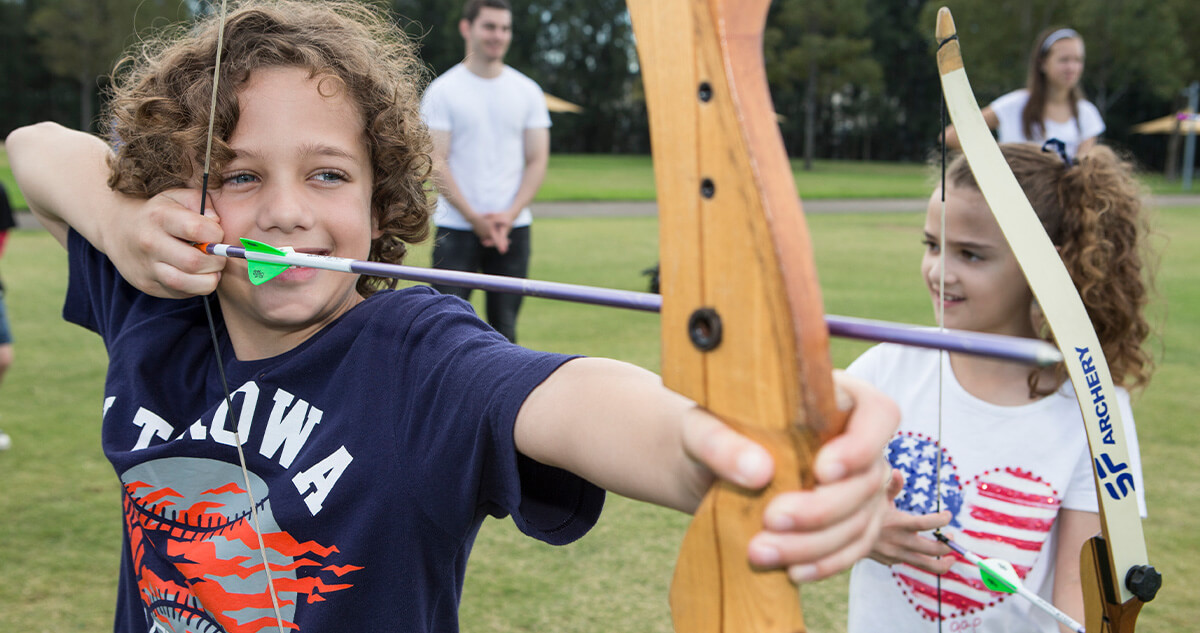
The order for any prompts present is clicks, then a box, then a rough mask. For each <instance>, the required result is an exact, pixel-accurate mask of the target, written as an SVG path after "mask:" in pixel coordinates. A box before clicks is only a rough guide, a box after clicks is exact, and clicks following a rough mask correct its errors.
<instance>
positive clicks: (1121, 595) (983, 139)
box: [936, 8, 1162, 633]
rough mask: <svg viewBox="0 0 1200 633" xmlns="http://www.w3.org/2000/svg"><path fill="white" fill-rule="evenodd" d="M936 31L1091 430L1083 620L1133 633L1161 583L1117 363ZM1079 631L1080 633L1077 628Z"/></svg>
mask: <svg viewBox="0 0 1200 633" xmlns="http://www.w3.org/2000/svg"><path fill="white" fill-rule="evenodd" d="M936 34H937V41H938V44H939V46H938V53H937V60H938V71H939V74H940V75H941V81H942V89H943V92H944V94H945V100H946V105H947V108H948V109H949V112H950V117H951V120H952V122H953V124H954V128H955V130H956V131H957V133H958V137H959V139H960V141H961V143H962V148H963V153H964V154H965V156H966V158H967V162H968V164H969V165H970V167H971V171H972V173H973V174H974V175H975V180H976V181H977V182H978V184H979V189H980V191H981V192H982V194H983V197H984V199H985V200H986V201H987V203H988V206H989V207H990V208H991V209H992V213H993V214H994V215H995V217H996V220H997V222H998V223H999V225H1000V228H1001V230H1002V231H1003V233H1004V237H1005V239H1006V240H1007V241H1008V243H1009V245H1010V246H1011V247H1012V249H1013V253H1014V254H1015V256H1016V259H1017V263H1018V264H1019V265H1020V267H1021V270H1022V271H1023V272H1024V273H1025V277H1026V279H1027V281H1028V282H1029V285H1030V288H1031V289H1032V290H1033V293H1034V296H1035V297H1036V298H1037V301H1038V304H1039V305H1040V306H1041V309H1042V313H1043V315H1044V318H1045V319H1046V323H1047V324H1048V325H1049V326H1050V329H1051V330H1052V331H1053V333H1054V338H1055V340H1056V341H1057V342H1058V344H1059V347H1060V348H1061V349H1062V350H1063V355H1064V356H1065V357H1066V360H1065V362H1066V366H1067V370H1068V374H1069V376H1070V379H1071V383H1072V385H1073V386H1074V387H1075V393H1076V397H1077V398H1078V399H1079V404H1080V410H1081V411H1082V413H1083V420H1084V424H1085V426H1086V428H1087V438H1088V445H1089V447H1090V449H1091V453H1092V467H1093V471H1094V473H1095V480H1096V495H1097V497H1098V499H1099V503H1100V521H1101V534H1100V535H1098V536H1095V537H1093V538H1092V539H1091V540H1089V541H1088V543H1087V544H1086V545H1085V546H1084V548H1083V552H1082V553H1081V556H1080V568H1081V574H1082V577H1083V598H1084V613H1085V622H1084V623H1085V625H1086V629H1087V631H1088V632H1089V633H1103V632H1107V633H1130V632H1132V631H1133V630H1134V627H1135V624H1136V622H1137V616H1138V613H1139V612H1140V611H1141V608H1142V605H1143V604H1144V603H1145V602H1148V601H1150V600H1152V599H1154V596H1155V594H1156V593H1157V591H1158V588H1159V587H1160V586H1161V584H1162V579H1161V576H1160V575H1159V574H1158V572H1157V571H1155V569H1154V567H1152V566H1150V565H1149V564H1148V562H1147V560H1148V557H1147V554H1146V541H1145V537H1144V535H1143V533H1142V524H1141V517H1140V516H1139V511H1138V504H1137V494H1136V490H1134V482H1133V479H1132V477H1131V476H1130V475H1129V473H1128V472H1127V469H1128V463H1129V456H1128V450H1127V448H1126V443H1125V433H1124V426H1123V424H1122V422H1121V419H1120V418H1121V414H1120V409H1119V407H1117V406H1116V404H1115V403H1116V395H1115V388H1114V386H1113V381H1112V377H1111V375H1110V374H1109V370H1108V363H1107V361H1106V360H1105V358H1104V353H1103V351H1102V350H1101V347H1100V343H1099V340H1098V339H1097V336H1096V332H1095V329H1094V328H1093V326H1092V323H1091V320H1090V319H1089V318H1088V315H1087V311H1086V309H1085V308H1084V306H1083V302H1082V300H1081V299H1080V297H1079V294H1078V291H1077V290H1076V288H1075V284H1074V283H1073V282H1072V281H1071V277H1070V275H1069V274H1068V273H1067V270H1066V267H1065V266H1064V265H1063V263H1062V260H1061V258H1060V257H1059V255H1058V252H1057V250H1056V249H1055V247H1054V245H1053V244H1052V243H1051V242H1050V238H1049V237H1048V236H1047V235H1046V233H1045V230H1044V229H1043V227H1042V225H1041V222H1040V220H1038V218H1037V214H1036V213H1035V212H1034V210H1033V207H1032V206H1031V205H1030V204H1029V201H1028V200H1027V199H1026V198H1025V194H1024V192H1023V191H1022V189H1021V187H1020V184H1018V182H1017V180H1016V177H1015V176H1014V175H1013V173H1012V171H1011V170H1010V169H1009V167H1008V163H1007V161H1006V160H1005V159H1004V156H1003V154H1002V153H1001V152H1000V147H999V145H997V144H996V141H995V139H994V138H993V137H992V134H991V131H990V130H989V129H988V127H987V124H986V122H985V121H984V119H983V114H982V113H981V112H980V110H979V105H978V103H977V102H976V101H975V95H974V93H973V92H972V90H971V85H970V82H969V81H968V80H967V74H966V70H965V69H964V68H963V62H962V55H961V51H960V49H959V43H958V38H957V34H956V30H955V27H954V20H953V18H952V17H951V15H950V11H949V9H946V8H942V9H941V10H940V11H939V12H938V19H937V31H936ZM1090 394H1098V395H1096V396H1095V398H1104V400H1105V403H1106V404H1107V403H1112V405H1111V406H1107V410H1106V411H1103V412H1101V411H1098V410H1097V407H1098V406H1099V405H1098V404H1096V402H1099V401H1098V400H1097V401H1096V402H1094V401H1093V398H1089V397H1087V396H1088V395H1090ZM952 547H953V546H952ZM1039 606H1040V605H1039ZM1071 626H1073V627H1074V628H1076V630H1081V629H1080V628H1079V626H1078V624H1077V623H1071Z"/></svg>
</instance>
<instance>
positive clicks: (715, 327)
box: [688, 308, 721, 352]
mask: <svg viewBox="0 0 1200 633" xmlns="http://www.w3.org/2000/svg"><path fill="white" fill-rule="evenodd" d="M688 338H690V339H691V340H692V345H695V346H696V349H699V350H700V351H704V352H711V351H712V350H714V349H716V348H717V346H718V345H720V344H721V315H720V314H717V311H716V310H714V309H712V308H700V309H698V310H696V311H695V312H693V313H692V316H690V317H688Z"/></svg>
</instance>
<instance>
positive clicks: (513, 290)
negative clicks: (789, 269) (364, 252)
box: [205, 244, 1062, 366]
mask: <svg viewBox="0 0 1200 633" xmlns="http://www.w3.org/2000/svg"><path fill="white" fill-rule="evenodd" d="M217 247H223V248H224V250H225V255H227V256H229V257H238V258H241V259H246V258H247V256H246V249H244V248H242V247H240V246H227V245H214V244H209V245H207V246H206V248H205V250H206V251H207V252H208V253H214V249H215V248H217ZM250 258H253V259H260V258H261V260H262V261H273V262H274V261H278V262H286V263H289V264H291V265H294V266H304V267H309V268H324V269H326V270H335V271H341V272H345V271H347V270H349V271H350V272H353V273H357V274H360V275H370V276H374V277H388V278H393V279H404V280H406V281H416V282H420V283H430V284H443V285H447V286H458V287H462V288H479V289H481V290H487V291H490V292H505V293H510V294H519V295H523V296H526V297H541V298H544V299H557V300H561V301H573V302H576V303H586V304H591V305H601V306H609V307H614V308H625V309H628V310H640V311H642V312H660V311H661V310H662V296H661V295H657V294H652V293H649V292H636V291H633V290H612V289H609V288H595V287H592V286H580V285H576V284H565V283H560V282H555V281H535V280H531V279H521V278H519V277H500V276H496V275H483V274H480V273H468V272H460V271H455V270H442V269H438V268H420V267H417V266H403V265H400V264H386V263H383V262H371V261H363V260H357V259H355V260H350V259H344V258H339V257H320V256H312V255H304V254H302V253H300V254H295V255H263V254H260V253H257V252H251V253H250ZM825 323H826V325H827V326H828V327H829V333H830V334H832V335H834V336H840V337H842V338H852V339H859V340H864V341H878V342H884V343H900V344H903V345H912V346H916V347H926V348H930V349H941V350H946V351H950V352H961V353H964V354H971V355H975V356H988V357H991V358H999V359H1004V360H1012V361H1018V362H1022V363H1029V364H1034V365H1043V366H1044V365H1051V364H1054V363H1056V362H1059V361H1061V360H1062V354H1061V353H1060V352H1059V351H1058V349H1056V348H1055V347H1054V346H1053V345H1050V344H1049V343H1046V342H1045V341H1039V340H1036V339H1027V338H1020V337H1015V336H1002V335H999V334H983V333H980V332H966V331H963V330H938V329H935V328H929V327H918V326H913V325H902V324H897V323H890V322H887V321H875V320H872V319H860V318H855V317H844V316H836V315H832V314H830V315H826V316H825Z"/></svg>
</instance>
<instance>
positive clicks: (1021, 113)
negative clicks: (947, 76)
mask: <svg viewBox="0 0 1200 633" xmlns="http://www.w3.org/2000/svg"><path fill="white" fill-rule="evenodd" d="M1083 60H1084V48H1083V38H1082V37H1080V36H1079V33H1076V32H1075V31H1074V30H1073V29H1066V28H1051V29H1047V30H1045V31H1043V32H1042V34H1041V35H1040V36H1039V37H1038V38H1037V41H1036V43H1035V44H1034V46H1033V50H1032V51H1030V53H1029V74H1028V76H1027V78H1026V80H1025V87H1024V88H1021V89H1019V90H1014V91H1012V92H1010V93H1008V94H1005V95H1002V96H1000V97H999V98H997V99H996V100H995V101H993V102H992V103H991V104H989V105H988V106H987V107H986V108H984V109H983V118H984V120H985V121H987V124H988V127H990V128H992V129H993V130H996V131H997V135H998V136H999V140H1000V142H1001V143H1021V142H1036V143H1041V142H1043V141H1045V140H1046V139H1051V138H1057V139H1059V140H1061V141H1062V142H1063V143H1065V144H1066V147H1067V154H1068V155H1069V156H1078V155H1079V154H1080V153H1082V152H1085V151H1087V150H1088V149H1089V148H1090V147H1092V146H1093V145H1095V144H1096V139H1097V138H1098V137H1099V136H1100V135H1101V134H1102V133H1103V132H1104V129H1105V128H1104V119H1103V118H1101V116H1100V111H1099V110H1098V109H1097V108H1096V106H1095V105H1093V104H1092V102H1090V101H1088V100H1087V99H1085V98H1084V96H1083V90H1082V89H1080V87H1079V79H1080V78H1081V77H1082V76H1083ZM945 135H946V144H947V145H948V146H949V147H951V148H955V149H957V148H959V141H958V135H957V134H955V132H954V126H953V125H951V126H949V127H947V128H946V131H945Z"/></svg>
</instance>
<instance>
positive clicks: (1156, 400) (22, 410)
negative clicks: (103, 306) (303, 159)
mask: <svg viewBox="0 0 1200 633" xmlns="http://www.w3.org/2000/svg"><path fill="white" fill-rule="evenodd" d="M810 222H811V226H812V232H813V236H814V241H815V244H816V256H817V260H818V270H819V271H820V273H821V275H822V283H823V286H824V288H825V295H826V296H825V300H826V304H827V309H828V311H830V312H834V313H839V314H848V315H857V316H868V317H876V318H883V319H892V320H898V321H909V322H915V323H926V324H928V323H930V322H931V316H930V308H929V305H928V301H927V299H926V296H925V292H924V290H923V288H922V284H921V282H920V280H919V279H918V276H917V267H918V259H919V257H920V246H919V241H920V237H919V229H920V223H921V218H920V217H919V216H917V215H915V214H871V215H821V216H814V217H812V218H811V219H810ZM1160 230H1161V232H1162V234H1164V235H1168V236H1170V241H1169V242H1165V252H1164V258H1163V262H1162V274H1161V276H1160V281H1161V284H1160V295H1161V296H1160V299H1161V302H1160V303H1159V304H1158V306H1157V307H1156V311H1155V314H1156V315H1157V317H1156V318H1157V322H1158V323H1159V325H1160V327H1161V331H1162V338H1161V339H1160V340H1159V341H1157V342H1156V345H1155V352H1156V356H1157V358H1158V361H1159V371H1158V374H1157V375H1156V377H1155V380H1154V382H1153V384H1152V385H1151V387H1150V388H1149V390H1148V391H1147V392H1146V393H1145V394H1144V395H1143V396H1142V397H1141V398H1140V399H1137V400H1136V401H1135V409H1136V411H1137V419H1138V423H1139V424H1138V429H1139V436H1140V439H1141V450H1142V455H1143V464H1144V468H1145V474H1146V479H1147V493H1146V495H1147V501H1148V504H1149V511H1150V517H1149V520H1148V521H1146V523H1145V527H1146V537H1147V541H1148V543H1149V551H1150V557H1151V560H1152V562H1154V563H1155V564H1156V565H1157V567H1158V568H1159V569H1160V570H1161V571H1162V572H1163V574H1164V577H1165V586H1164V588H1163V590H1162V592H1161V593H1160V595H1159V598H1158V600H1156V601H1155V602H1153V603H1151V604H1150V605H1148V606H1147V607H1146V608H1145V610H1144V611H1143V614H1142V617H1141V620H1142V625H1143V628H1144V630H1147V631H1168V630H1191V627H1192V626H1194V623H1195V622H1198V621H1200V604H1197V602H1196V600H1195V599H1194V593H1195V590H1194V589H1193V587H1192V585H1191V581H1189V580H1188V578H1192V577H1195V576H1196V575H1197V573H1200V555H1198V554H1197V552H1200V520H1198V519H1197V517H1198V512H1197V510H1195V508H1196V507H1197V506H1198V505H1200V487H1197V486H1196V485H1195V484H1194V482H1195V479H1194V477H1195V474H1194V473H1195V472H1197V470H1200V458H1198V457H1197V450H1196V449H1197V447H1198V446H1200V431H1197V425H1196V424H1195V421H1194V419H1193V416H1194V415H1195V413H1196V411H1197V410H1200V389H1197V388H1196V378H1195V376H1196V375H1197V374H1198V373H1200V326H1198V325H1197V324H1200V286H1198V285H1197V284H1196V283H1195V280H1194V276H1195V273H1194V271H1195V270H1198V269H1200V208H1192V209H1175V210H1170V211H1165V212H1163V213H1162V214H1161V217H1160ZM655 232H656V225H655V220H654V219H653V218H586V219H543V220H540V221H539V222H538V224H537V226H536V228H535V234H534V240H535V245H534V253H535V255H534V273H535V275H536V276H538V277H539V278H542V279H553V280H558V281H567V282H575V283H586V284H594V285H603V286H610V287H618V288H631V289H640V288H643V287H644V283H645V282H644V279H643V278H642V277H641V275H640V271H641V270H642V269H643V268H645V267H646V266H648V265H651V264H652V263H653V262H654V261H655V260H656V259H657V253H656V241H657V240H656V234H655ZM427 259H428V253H427V251H425V250H423V249H418V251H417V252H416V253H415V254H414V258H413V263H417V264H424V263H426V261H427ZM64 271H65V257H64V254H63V251H62V249H61V248H59V247H58V245H57V244H56V243H55V242H54V241H53V240H52V239H51V238H50V237H49V235H47V234H46V233H43V232H17V233H16V234H14V236H13V237H12V239H11V242H10V246H9V250H8V252H7V253H6V255H5V257H4V259H3V272H4V279H5V281H6V283H7V284H8V295H7V301H8V306H9V311H10V315H11V318H12V321H13V327H14V329H15V333H16V338H17V343H16V351H17V355H16V356H17V359H16V364H15V365H14V367H13V369H12V370H11V372H10V375H9V376H8V377H7V378H6V380H5V383H4V385H3V387H2V388H0V427H2V428H4V429H5V431H7V432H8V433H10V434H11V435H12V436H13V441H14V446H13V449H12V450H10V451H8V452H6V453H3V454H0V482H2V486H0V569H3V570H5V571H6V572H8V574H7V578H6V580H5V581H4V582H0V631H104V630H108V629H110V628H111V626H112V610H113V598H114V595H115V591H116V568H117V556H118V552H119V548H120V524H121V517H120V514H119V499H120V496H119V492H120V491H119V488H118V485H117V479H116V477H115V476H114V475H113V473H112V472H111V469H110V468H109V466H108V464H107V463H106V462H105V460H104V458H103V456H102V455H101V452H100V448H99V420H100V415H99V414H100V408H101V386H102V381H103V373H104V364H105V353H104V350H103V348H102V346H101V345H100V342H99V341H98V339H96V337H94V336H92V335H90V334H88V333H87V332H84V331H83V330H81V329H80V328H77V327H75V326H71V325H67V324H66V323H64V322H62V321H61V318H60V311H61V299H62V295H63V292H64V286H65V277H64ZM1167 306H1169V310H1168V309H1167ZM519 335H520V337H521V339H522V342H523V343H524V344H526V345H528V346H530V347H535V348H539V349H551V350H558V351H570V352H581V353H586V354H594V355H606V356H612V357H615V358H621V359H625V360H629V361H631V362H635V363H638V364H640V365H643V366H646V367H649V368H656V367H657V366H658V363H659V351H658V319H657V317H656V316H655V315H647V314H641V313H631V312H625V311H621V310H615V309H605V308H594V307H585V306H578V305H569V304H562V303H556V302H551V301H546V300H532V299H531V300H528V302H527V303H526V306H525V309H524V312H523V314H522V320H521V325H520V333H519ZM864 348H865V344H863V343H857V342H850V341H840V340H839V341H835V342H834V345H833V354H834V358H835V363H836V364H838V365H840V366H844V365H845V364H846V363H848V362H849V361H850V360H851V359H853V358H854V357H855V356H856V355H857V354H858V353H860V352H861V351H862V350H863V349H864ZM686 524H687V517H686V516H684V515H681V514H678V513H675V512H672V511H669V510H663V509H659V508H655V507H651V506H648V505H645V504H639V503H635V502H632V501H628V500H624V499H620V498H611V499H610V501H609V503H608V506H607V509H606V511H605V514H604V516H603V518H602V519H601V521H600V523H599V525H598V526H597V527H596V529H595V530H594V531H593V533H592V534H589V535H588V536H587V537H585V538H584V539H583V540H581V541H580V542H578V543H576V544H573V545H570V546H566V547H558V548H556V547H550V546H545V545H542V544H540V543H537V542H534V541H532V540H531V539H528V538H525V537H522V536H520V535H519V534H518V533H517V531H516V529H515V528H513V527H512V524H511V522H508V521H495V520H489V521H488V522H487V523H486V524H485V526H484V529H483V531H482V533H481V535H480V538H479V541H478V544H477V546H476V548H475V553H474V555H473V556H472V559H471V564H470V566H469V571H468V577H467V583H466V589H465V595H464V599H463V606H462V616H463V627H462V628H463V630H464V631H467V632H472V631H474V632H480V633H482V632H485V631H487V632H518V631H535V630H536V631H562V632H572V631H579V632H583V631H587V632H588V633H594V632H595V631H613V632H633V631H638V632H641V631H649V632H656V631H661V632H665V631H669V630H670V621H669V617H668V614H667V606H666V595H667V585H668V582H669V579H670V575H671V570H672V567H673V565H674V557H675V552H676V550H677V548H678V546H679V542H680V539H681V536H682V533H683V530H684V529H685V527H686ZM801 593H802V594H803V596H804V601H805V602H804V604H805V617H806V620H807V621H808V622H809V625H810V627H811V629H812V630H813V631H839V630H843V629H844V608H845V601H846V597H845V594H846V578H845V577H844V576H842V577H838V578H835V579H832V580H829V581H826V582H822V583H817V584H814V585H806V586H804V587H803V588H802V591H801Z"/></svg>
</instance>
